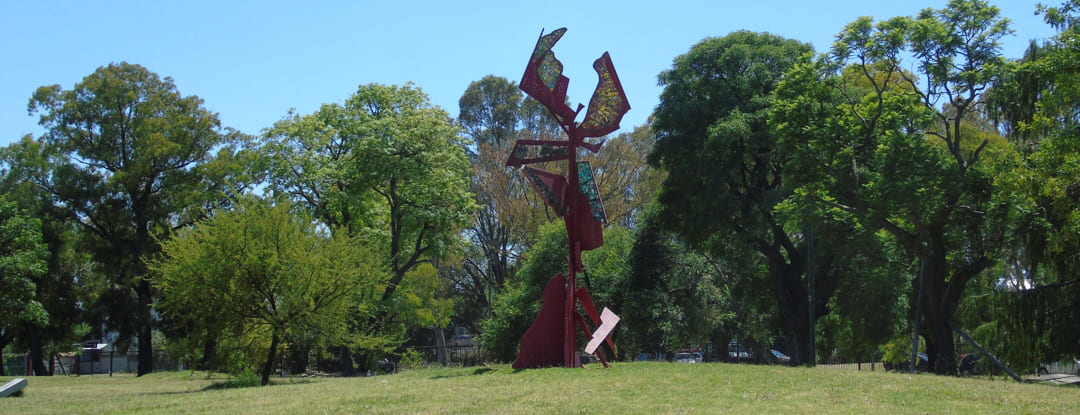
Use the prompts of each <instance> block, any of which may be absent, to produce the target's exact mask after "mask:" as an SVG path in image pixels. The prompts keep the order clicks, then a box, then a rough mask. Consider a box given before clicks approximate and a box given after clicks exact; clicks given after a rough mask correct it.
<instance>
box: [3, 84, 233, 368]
mask: <svg viewBox="0 0 1080 415" xmlns="http://www.w3.org/2000/svg"><path fill="white" fill-rule="evenodd" d="M28 110H29V111H30V113H31V114H40V115H41V117H40V124H41V125H42V126H43V127H45V129H46V133H45V135H44V136H42V137H41V138H40V139H39V140H38V142H31V140H29V139H26V140H24V141H23V143H21V144H20V147H21V152H20V153H19V154H18V157H16V158H15V159H14V160H16V163H18V165H17V168H16V169H15V171H17V172H18V174H19V179H20V180H21V181H25V182H29V183H33V184H34V185H35V186H37V187H38V188H39V189H40V190H41V191H42V192H43V193H45V194H48V195H49V198H48V199H49V200H51V201H52V202H53V204H54V205H55V207H56V208H57V209H58V210H60V211H62V212H63V213H64V215H63V216H62V217H64V218H65V220H71V221H77V223H78V224H79V228H80V229H79V230H80V232H81V233H82V236H83V237H82V238H81V239H82V241H81V242H82V246H81V247H80V251H82V252H84V253H88V254H90V255H91V256H92V258H93V259H94V262H95V265H96V267H97V268H98V270H100V271H101V272H102V274H103V275H107V276H109V279H110V280H109V281H108V282H109V284H108V287H109V288H108V289H107V290H106V291H105V292H104V293H102V295H101V296H99V297H98V298H97V300H98V304H96V306H98V307H102V308H104V309H105V310H106V313H107V314H108V315H109V317H111V318H108V319H105V321H107V322H109V323H110V325H111V326H110V329H113V330H116V331H117V332H118V333H119V334H120V336H121V339H120V342H121V343H126V342H128V341H130V339H131V338H132V336H135V335H137V336H138V338H139V342H140V344H139V351H140V359H139V373H140V374H146V373H149V372H150V371H151V366H152V365H153V358H152V356H151V352H152V350H151V349H152V345H151V343H150V341H151V337H152V336H151V328H152V326H153V315H152V314H151V310H150V304H151V303H152V302H153V295H154V293H153V292H152V290H151V288H150V282H149V278H148V276H147V275H146V268H145V261H146V259H147V258H148V257H150V256H152V255H154V254H155V253H156V252H157V251H158V249H159V246H158V244H157V242H156V241H157V240H156V239H155V237H157V238H160V237H162V236H164V235H166V234H167V233H168V232H170V230H171V229H173V228H176V227H182V226H185V225H187V224H190V223H191V222H192V221H194V220H196V219H198V218H199V217H201V216H203V215H205V214H206V210H207V208H209V207H212V206H214V205H216V204H217V202H218V201H220V200H221V196H222V195H221V193H222V192H223V191H224V188H225V187H226V185H227V183H226V180H224V178H225V177H227V174H225V173H224V172H222V171H219V170H218V169H216V168H213V167H211V166H214V164H213V163H211V161H212V160H213V155H212V153H211V150H214V149H215V148H217V147H219V146H222V145H223V144H226V142H227V141H228V140H230V139H231V138H233V137H234V136H236V134H233V133H231V132H224V131H222V128H221V125H220V121H219V120H218V118H217V115H216V114H214V113H212V112H210V111H208V110H206V109H205V108H203V102H202V100H201V99H199V97H197V96H183V95H181V94H180V93H179V92H178V91H177V88H176V85H175V84H174V83H173V81H172V79H170V78H167V77H166V78H164V79H163V78H160V77H159V76H158V75H157V74H154V73H153V72H150V71H149V70H147V69H146V68H144V67H142V66H139V65H133V64H128V63H115V64H109V65H108V66H103V67H101V68H98V69H97V70H96V71H94V73H92V74H90V75H89V76H87V77H85V78H83V80H82V81H81V82H79V83H77V84H76V85H75V87H74V88H73V89H70V90H64V89H63V88H61V87H60V86H59V85H52V86H43V87H41V88H39V89H38V90H37V91H36V92H35V93H34V95H33V97H32V98H31V99H30V103H29V104H28ZM230 150H231V147H229V146H225V147H222V148H220V150H219V151H220V152H221V153H228V152H229V151H230ZM218 167H220V166H218Z"/></svg>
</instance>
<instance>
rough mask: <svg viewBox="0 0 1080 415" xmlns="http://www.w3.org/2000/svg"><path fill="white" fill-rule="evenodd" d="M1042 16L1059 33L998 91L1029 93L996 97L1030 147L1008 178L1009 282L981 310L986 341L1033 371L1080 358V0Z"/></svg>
mask: <svg viewBox="0 0 1080 415" xmlns="http://www.w3.org/2000/svg"><path fill="white" fill-rule="evenodd" d="M1039 13H1042V14H1043V15H1044V17H1045V19H1046V21H1047V23H1049V24H1051V25H1052V26H1054V27H1055V28H1057V29H1058V30H1059V33H1058V34H1057V36H1055V37H1054V38H1053V39H1052V41H1050V42H1048V43H1047V44H1044V45H1042V47H1039V48H1035V47H1034V46H1035V45H1033V47H1032V49H1029V53H1028V54H1026V56H1025V59H1024V60H1023V61H1021V62H1020V63H1019V64H1018V65H1016V67H1015V68H1013V69H1014V70H1013V71H1011V72H1010V73H1009V74H1008V75H1009V76H1007V77H1006V78H1005V79H1004V80H1003V81H1002V82H1000V83H999V84H998V85H995V87H996V89H995V92H998V91H999V90H1000V91H1006V92H1008V91H1026V93H1024V94H1017V95H1015V96H1014V97H1013V98H1012V99H1011V100H1006V99H1003V97H1001V96H997V97H996V98H998V99H996V100H991V102H992V103H995V104H998V106H996V107H994V108H995V109H997V110H998V112H999V113H1003V114H1004V115H1005V117H1003V118H1005V119H1006V120H1007V121H1008V122H1009V123H1010V124H1011V125H1015V126H1016V128H1015V130H1016V131H1017V134H1015V135H1014V136H1013V137H1019V138H1020V139H1021V140H1025V141H1026V142H1027V143H1028V144H1029V146H1028V148H1027V149H1028V150H1029V151H1027V152H1026V154H1025V156H1026V157H1025V158H1024V159H1023V160H1022V162H1018V163H1015V165H1014V166H1013V167H1014V168H1013V169H1012V170H1011V171H1009V172H1007V173H1006V174H1004V175H1003V176H1002V177H1003V180H1002V181H1003V182H1004V183H1007V185H1006V186H1004V187H1005V188H1006V189H1005V191H1006V192H1007V193H1009V194H1010V195H1011V196H1013V197H1014V200H1015V202H1014V203H1015V206H1017V210H1018V212H1019V214H1018V215H1017V216H1018V220H1017V221H1016V224H1015V225H1014V228H1013V229H1011V232H1010V233H1011V235H1012V236H1013V238H1012V240H1011V242H1012V245H1013V246H1012V247H1011V249H1010V250H1009V254H1010V257H1009V259H1010V261H1009V262H1008V263H1007V265H1008V267H1007V268H1006V269H1005V270H1004V271H1003V272H1001V275H1005V277H1003V278H1002V279H1001V280H994V281H987V282H986V284H983V285H984V286H983V287H979V288H981V289H982V290H983V292H984V293H986V294H987V295H985V296H981V297H978V299H979V300H983V301H979V302H978V303H977V304H976V305H975V307H974V308H976V310H978V311H979V312H980V314H981V315H979V317H982V319H981V321H983V322H985V329H984V330H979V331H977V332H976V333H974V334H975V335H980V334H983V335H985V338H988V339H989V340H991V341H992V343H991V344H994V345H996V346H998V348H997V349H998V350H999V353H1000V354H1001V355H1002V357H1003V358H1004V359H1007V360H1008V361H1009V362H1010V363H1011V364H1013V365H1016V366H1019V367H1022V368H1027V369H1032V370H1033V369H1035V368H1036V367H1037V365H1039V364H1041V363H1045V362H1048V361H1056V360H1058V359H1061V358H1066V357H1075V356H1078V355H1080V325H1078V323H1077V321H1078V320H1077V318H1078V317H1080V316H1078V315H1077V313H1078V310H1080V278H1078V277H1077V276H1078V275H1080V266H1078V264H1080V256H1078V255H1077V252H1078V249H1080V241H1078V240H1077V235H1078V234H1080V220H1078V218H1080V180H1078V179H1077V178H1078V177H1080V164H1078V162H1077V160H1076V154H1077V152H1078V151H1080V68H1078V67H1077V64H1076V63H1077V62H1078V61H1080V27H1078V26H1077V22H1078V21H1080V2H1077V1H1076V0H1069V1H1065V2H1063V3H1062V5H1061V6H1058V7H1047V6H1040V7H1039ZM1036 51H1037V52H1039V53H1033V52H1036ZM997 87H1000V88H997ZM1005 103H1008V104H1011V105H1004V104H1005Z"/></svg>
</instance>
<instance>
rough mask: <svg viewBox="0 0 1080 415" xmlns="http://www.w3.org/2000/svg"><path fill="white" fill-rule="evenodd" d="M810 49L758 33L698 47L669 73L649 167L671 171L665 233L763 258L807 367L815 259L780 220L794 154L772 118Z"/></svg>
mask: <svg viewBox="0 0 1080 415" xmlns="http://www.w3.org/2000/svg"><path fill="white" fill-rule="evenodd" d="M811 50H812V49H811V48H810V46H809V45H807V44H804V43H800V42H797V41H794V40H787V39H783V38H781V37H778V36H774V35H771V34H762V33H751V32H735V33H732V34H729V35H727V36H725V37H722V38H709V39H705V40H703V41H701V42H699V43H698V44H697V45H695V46H694V47H693V48H691V49H690V51H689V52H688V53H687V54H685V55H682V56H680V57H678V58H676V60H675V63H674V66H673V68H672V69H670V70H667V71H665V72H663V73H662V74H661V75H660V83H661V84H662V85H663V86H664V92H663V94H662V95H661V103H660V105H659V106H658V107H657V109H656V114H655V117H656V118H655V122H654V124H653V131H654V133H655V136H656V144H655V145H654V147H653V150H652V153H651V154H650V155H649V163H650V164H651V165H653V166H655V167H658V168H660V169H662V170H664V171H665V172H666V173H667V177H666V179H664V181H663V185H662V188H661V190H660V195H659V202H660V204H661V206H662V210H661V212H660V214H659V218H658V219H659V221H660V223H661V225H662V227H663V228H664V229H667V230H671V231H674V232H676V233H677V234H678V235H680V236H682V237H684V238H685V240H686V241H687V242H688V243H689V244H690V245H691V246H693V247H707V246H708V244H709V243H710V241H719V242H718V243H716V244H714V246H713V247H712V248H709V249H712V250H714V251H716V252H720V251H721V250H723V249H722V248H721V247H722V246H726V247H728V248H729V249H728V248H724V249H728V250H730V251H733V252H747V251H752V252H755V253H756V254H757V255H759V257H758V258H759V259H756V260H760V261H763V264H764V266H763V268H760V269H762V270H764V272H765V273H766V275H767V277H766V278H767V280H768V281H771V282H770V283H769V286H771V287H772V291H773V294H774V296H775V298H776V305H777V306H778V311H779V313H780V316H781V318H782V320H783V322H784V323H785V324H786V332H787V333H788V334H789V336H790V337H791V338H792V339H794V343H795V344H796V345H798V346H797V347H798V348H797V349H796V350H795V351H794V353H793V356H792V359H793V360H794V361H795V362H796V363H798V362H805V361H808V360H809V356H810V354H809V353H810V352H811V351H810V348H808V347H807V346H806V345H807V344H808V343H807V342H808V339H809V316H808V314H807V313H808V306H807V298H808V295H807V285H806V284H807V282H804V281H803V279H802V275H803V274H804V273H805V270H806V252H805V250H804V249H803V248H802V247H801V246H800V245H801V241H800V238H799V236H798V233H795V232H790V231H789V230H788V229H785V224H784V222H783V221H782V220H781V219H780V218H777V217H776V215H775V214H774V212H773V208H774V206H775V205H776V204H777V203H779V202H781V201H782V200H784V198H785V197H787V196H788V194H790V187H789V186H788V185H787V184H786V182H785V179H784V175H783V169H784V167H785V165H786V163H787V161H788V160H789V159H790V156H789V155H787V154H786V153H785V152H783V151H781V150H782V149H781V148H780V146H778V143H777V142H776V136H775V134H774V133H773V131H772V128H771V127H770V126H769V125H768V120H769V110H770V108H771V107H772V97H771V95H772V93H773V91H774V90H775V88H776V87H777V85H778V83H779V81H780V80H781V75H782V74H783V73H784V71H786V70H788V69H789V68H790V67H791V66H792V65H794V63H795V62H796V60H797V59H798V58H799V57H800V56H802V55H803V54H805V53H808V52H810V51H811ZM757 272H758V270H756V269H755V270H754V273H753V274H751V275H759V274H757ZM825 279H826V278H825V276H824V275H823V277H822V278H818V279H817V281H819V283H825V282H826V281H825ZM819 292H821V293H822V294H825V293H824V292H823V290H819ZM825 298H827V296H826V295H822V296H820V297H818V298H817V301H816V304H815V308H819V309H821V308H823V307H824V306H825V304H826V303H827V301H824V299H825ZM822 311H824V310H823V309H822Z"/></svg>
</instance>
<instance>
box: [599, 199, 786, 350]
mask: <svg viewBox="0 0 1080 415" xmlns="http://www.w3.org/2000/svg"><path fill="white" fill-rule="evenodd" d="M658 210H659V209H658V208H657V206H656V205H654V206H653V208H652V209H649V210H646V211H645V212H643V213H642V215H643V216H644V217H643V218H642V219H641V226H640V227H639V228H638V229H637V230H636V232H635V235H634V240H633V245H632V249H631V250H630V252H629V253H628V254H627V255H626V256H624V259H623V261H624V263H625V265H624V266H625V267H626V268H627V269H626V271H625V272H626V277H625V278H624V279H623V280H622V281H621V284H618V285H617V286H616V287H617V288H615V289H616V292H618V293H619V294H621V295H619V296H618V297H617V301H615V302H614V304H615V308H616V310H618V312H619V314H620V315H621V316H622V321H621V322H620V325H621V326H620V329H619V340H620V347H621V348H622V350H623V351H624V353H625V354H624V355H627V356H635V355H637V354H638V353H670V352H674V351H677V350H679V349H681V348H687V347H690V346H693V345H700V344H704V343H705V342H706V341H713V344H714V345H716V346H718V347H723V348H726V347H727V344H728V340H730V339H731V338H732V336H733V334H734V332H736V331H739V328H737V327H736V326H737V325H739V322H740V321H741V322H744V323H745V322H747V320H748V319H749V318H750V317H751V314H753V315H754V317H760V318H762V320H766V319H767V316H766V313H745V312H744V311H750V310H747V309H739V307H741V306H743V305H748V304H749V303H750V302H751V301H746V302H745V304H735V303H738V302H739V300H738V299H736V298H734V296H733V294H736V293H737V292H736V291H734V290H733V288H734V287H733V286H731V285H729V284H728V283H729V282H730V281H725V280H727V279H728V278H727V277H729V276H726V275H723V272H724V270H723V269H721V267H718V266H715V265H716V264H715V262H714V261H713V260H712V258H709V257H708V256H706V255H701V254H699V253H696V252H694V251H692V250H690V249H688V248H687V246H686V245H685V244H682V243H680V241H679V238H678V237H677V235H674V234H672V233H670V232H665V231H663V230H662V229H661V227H660V226H659V221H658V220H657V213H658ZM741 329H743V330H742V333H743V334H747V333H749V332H752V331H755V330H754V328H752V327H749V325H743V327H741ZM725 355H726V354H725Z"/></svg>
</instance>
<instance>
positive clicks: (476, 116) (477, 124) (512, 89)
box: [458, 75, 522, 146]
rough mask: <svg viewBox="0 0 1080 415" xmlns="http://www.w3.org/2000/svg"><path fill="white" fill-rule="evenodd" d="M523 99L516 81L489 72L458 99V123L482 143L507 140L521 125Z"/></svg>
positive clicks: (475, 139) (474, 139) (479, 143)
mask: <svg viewBox="0 0 1080 415" xmlns="http://www.w3.org/2000/svg"><path fill="white" fill-rule="evenodd" d="M521 102H522V94H521V91H520V90H518V87H517V84H516V83H514V82H511V81H509V80H507V79H506V78H503V77H499V76H495V75H488V76H485V77H484V78H483V79H481V80H479V81H474V82H472V83H471V84H469V87H468V88H466V89H465V93H464V94H463V95H462V96H461V99H459V100H458V108H459V112H458V122H459V123H461V125H462V127H464V128H465V133H466V134H468V135H469V136H470V137H472V139H473V142H474V143H476V144H477V145H478V146H480V145H485V144H500V143H506V142H507V141H510V140H511V139H512V137H513V136H514V135H515V134H516V133H517V131H518V129H519V128H520V124H521V117H522V112H521Z"/></svg>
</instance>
